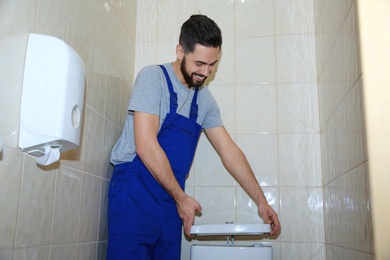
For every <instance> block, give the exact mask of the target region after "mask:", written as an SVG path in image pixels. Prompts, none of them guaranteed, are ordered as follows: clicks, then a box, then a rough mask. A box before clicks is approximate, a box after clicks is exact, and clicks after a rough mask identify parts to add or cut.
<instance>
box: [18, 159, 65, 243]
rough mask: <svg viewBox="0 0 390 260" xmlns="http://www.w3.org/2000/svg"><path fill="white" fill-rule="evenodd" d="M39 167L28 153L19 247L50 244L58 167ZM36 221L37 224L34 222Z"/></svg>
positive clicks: (19, 217) (22, 192)
mask: <svg viewBox="0 0 390 260" xmlns="http://www.w3.org/2000/svg"><path fill="white" fill-rule="evenodd" d="M56 167H58V166H56V165H51V166H48V167H47V168H48V169H41V168H38V167H37V164H36V162H35V159H34V158H33V157H32V156H27V155H26V156H25V162H24V171H23V177H22V178H23V179H22V188H21V191H20V205H19V210H18V220H17V221H18V225H17V230H16V240H15V242H16V244H15V246H16V247H27V246H37V245H47V244H48V243H49V240H50V229H51V224H52V212H53V201H54V196H53V195H54V187H55V169H53V168H56ZM31 223H34V225H31Z"/></svg>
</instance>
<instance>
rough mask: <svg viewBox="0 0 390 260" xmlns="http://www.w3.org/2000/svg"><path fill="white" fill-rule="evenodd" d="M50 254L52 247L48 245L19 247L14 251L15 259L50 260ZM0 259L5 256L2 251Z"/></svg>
mask: <svg viewBox="0 0 390 260" xmlns="http://www.w3.org/2000/svg"><path fill="white" fill-rule="evenodd" d="M49 256H50V248H49V247H48V246H44V247H30V248H19V249H16V250H15V252H14V256H13V258H9V259H13V260H25V259H41V260H49V259H50V258H49ZM0 259H4V260H5V259H7V258H3V257H2V256H1V253H0Z"/></svg>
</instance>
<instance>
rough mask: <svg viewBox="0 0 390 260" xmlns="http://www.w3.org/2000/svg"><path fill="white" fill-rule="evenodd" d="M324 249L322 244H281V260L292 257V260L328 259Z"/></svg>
mask: <svg viewBox="0 0 390 260" xmlns="http://www.w3.org/2000/svg"><path fill="white" fill-rule="evenodd" d="M325 249H326V248H325V245H324V244H308V243H305V244H298V243H282V257H283V258H282V259H288V258H290V257H291V256H294V259H300V260H312V259H316V260H325V259H328V258H327V257H326V254H325V251H326V250H325Z"/></svg>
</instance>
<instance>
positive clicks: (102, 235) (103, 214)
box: [98, 180, 110, 241]
mask: <svg viewBox="0 0 390 260" xmlns="http://www.w3.org/2000/svg"><path fill="white" fill-rule="evenodd" d="M109 185H110V182H109V181H106V180H102V186H101V191H100V194H101V198H100V206H99V230H98V241H104V240H107V239H108V219H107V218H108V216H107V211H108V197H107V195H106V194H108V187H109Z"/></svg>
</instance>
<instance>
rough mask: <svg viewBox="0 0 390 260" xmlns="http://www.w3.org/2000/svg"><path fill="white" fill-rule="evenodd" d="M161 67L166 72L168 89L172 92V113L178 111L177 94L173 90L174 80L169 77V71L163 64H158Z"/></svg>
mask: <svg viewBox="0 0 390 260" xmlns="http://www.w3.org/2000/svg"><path fill="white" fill-rule="evenodd" d="M158 66H160V67H161V69H162V71H163V72H164V75H165V79H166V80H167V84H168V89H169V93H170V113H176V110H177V106H178V105H177V94H176V92H175V91H173V85H172V81H171V79H170V78H169V75H168V71H167V69H166V68H165V67H164V66H163V65H158Z"/></svg>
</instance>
